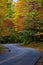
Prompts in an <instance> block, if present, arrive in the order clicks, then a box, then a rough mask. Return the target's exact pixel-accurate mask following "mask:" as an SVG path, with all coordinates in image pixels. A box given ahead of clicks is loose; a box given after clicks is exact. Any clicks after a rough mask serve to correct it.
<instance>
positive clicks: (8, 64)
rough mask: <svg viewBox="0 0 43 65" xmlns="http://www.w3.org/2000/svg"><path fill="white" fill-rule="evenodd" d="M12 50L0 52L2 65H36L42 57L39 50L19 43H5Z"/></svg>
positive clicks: (0, 63)
mask: <svg viewBox="0 0 43 65" xmlns="http://www.w3.org/2000/svg"><path fill="white" fill-rule="evenodd" d="M4 46H5V47H7V48H9V49H10V52H7V53H4V54H0V65H34V64H35V63H36V61H37V60H38V59H39V58H40V56H41V54H40V52H39V51H37V50H34V49H32V48H26V47H21V46H19V45H17V44H5V45H4Z"/></svg>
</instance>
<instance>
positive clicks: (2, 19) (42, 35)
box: [0, 0, 43, 44]
mask: <svg viewBox="0 0 43 65" xmlns="http://www.w3.org/2000/svg"><path fill="white" fill-rule="evenodd" d="M36 40H37V41H39V40H40V41H43V0H18V1H17V2H14V1H13V0H0V43H12V42H13V43H17V42H23V43H27V44H28V43H30V42H31V41H36Z"/></svg>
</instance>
